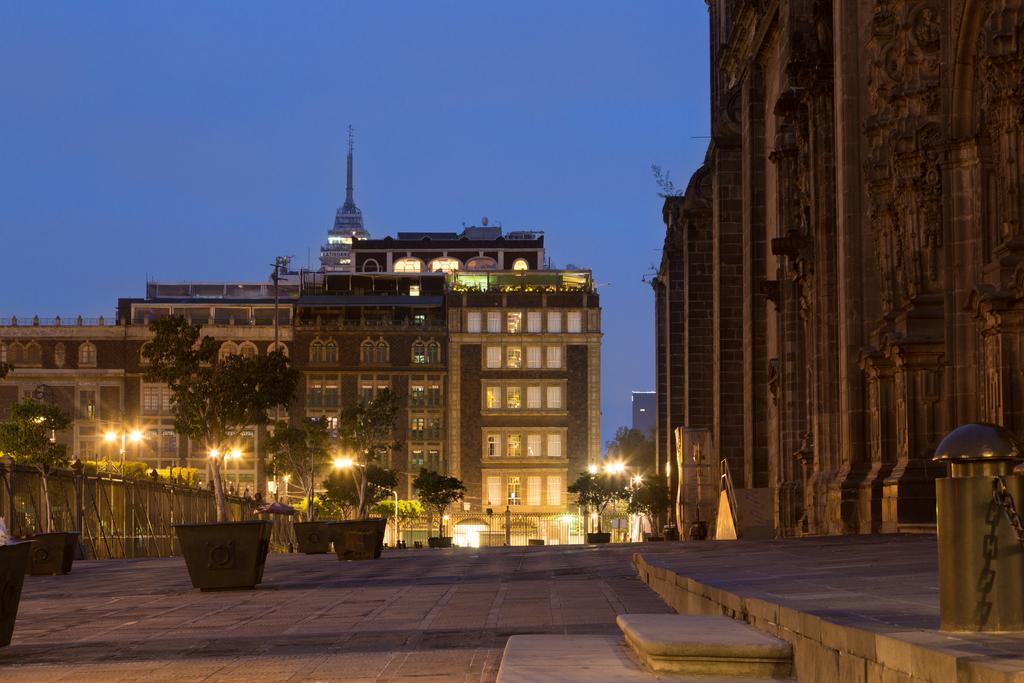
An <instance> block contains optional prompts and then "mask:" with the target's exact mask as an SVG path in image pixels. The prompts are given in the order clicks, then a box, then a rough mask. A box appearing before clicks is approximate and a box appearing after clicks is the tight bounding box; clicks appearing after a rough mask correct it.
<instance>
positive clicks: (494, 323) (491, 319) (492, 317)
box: [487, 311, 501, 332]
mask: <svg viewBox="0 0 1024 683" xmlns="http://www.w3.org/2000/svg"><path fill="white" fill-rule="evenodd" d="M487 331H488V332H501V313H499V312H497V311H489V312H488V313H487Z"/></svg>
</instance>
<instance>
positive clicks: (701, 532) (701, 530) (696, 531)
mask: <svg viewBox="0 0 1024 683" xmlns="http://www.w3.org/2000/svg"><path fill="white" fill-rule="evenodd" d="M707 537H708V523H707V522H694V523H693V524H691V525H690V540H691V541H705V540H707Z"/></svg>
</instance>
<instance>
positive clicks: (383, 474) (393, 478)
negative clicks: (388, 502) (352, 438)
mask: <svg viewBox="0 0 1024 683" xmlns="http://www.w3.org/2000/svg"><path fill="white" fill-rule="evenodd" d="M356 471H358V472H360V473H361V474H362V473H363V472H364V470H363V468H361V467H353V468H352V470H351V471H350V470H337V471H334V472H331V474H330V475H329V476H328V477H327V478H326V479H324V495H323V497H324V498H325V499H326V500H327V502H328V504H329V505H333V506H334V507H335V508H336V509H338V510H340V511H342V513H343V514H342V516H343V517H347V516H348V513H349V512H350V511H352V510H357V511H358V508H359V481H360V479H358V478H357V477H356V476H354V475H355V473H356ZM363 476H364V477H365V479H366V489H365V493H364V500H365V505H366V509H369V508H371V507H373V506H374V505H376V504H377V503H379V502H381V501H382V500H385V499H386V498H387V497H388V496H390V495H392V494H391V492H392V491H393V490H394V489H395V486H397V485H398V476H397V475H396V474H395V471H394V470H388V469H384V468H383V467H381V466H380V465H374V464H370V465H367V466H366V469H365V474H363ZM360 516H361V515H360Z"/></svg>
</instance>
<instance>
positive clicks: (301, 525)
mask: <svg viewBox="0 0 1024 683" xmlns="http://www.w3.org/2000/svg"><path fill="white" fill-rule="evenodd" d="M327 525H328V522H295V523H294V524H293V525H292V527H293V528H294V529H295V540H296V541H298V544H299V552H300V553H305V554H307V555H320V554H323V553H329V552H330V551H331V531H330V528H329V527H328V526H327Z"/></svg>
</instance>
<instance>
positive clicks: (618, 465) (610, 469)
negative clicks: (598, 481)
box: [604, 462, 626, 474]
mask: <svg viewBox="0 0 1024 683" xmlns="http://www.w3.org/2000/svg"><path fill="white" fill-rule="evenodd" d="M604 471H605V474H622V473H623V472H625V471H626V463H624V462H610V463H608V464H607V465H605V466H604Z"/></svg>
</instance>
